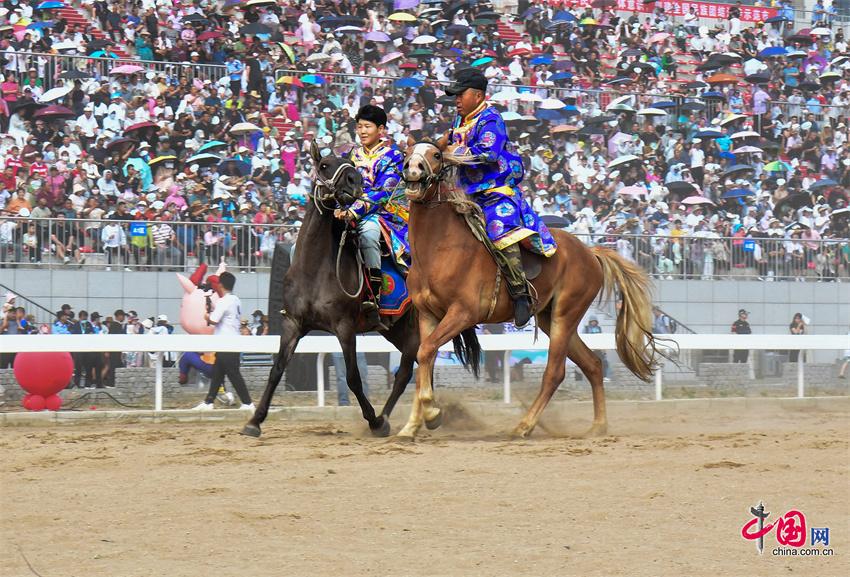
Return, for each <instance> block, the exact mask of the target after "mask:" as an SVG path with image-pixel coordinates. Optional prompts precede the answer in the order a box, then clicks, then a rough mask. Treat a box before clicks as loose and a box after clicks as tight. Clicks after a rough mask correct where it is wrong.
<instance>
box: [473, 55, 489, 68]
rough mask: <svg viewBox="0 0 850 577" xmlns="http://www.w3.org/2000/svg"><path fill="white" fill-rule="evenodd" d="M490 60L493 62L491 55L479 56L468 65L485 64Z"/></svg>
mask: <svg viewBox="0 0 850 577" xmlns="http://www.w3.org/2000/svg"><path fill="white" fill-rule="evenodd" d="M491 62H493V59H492V58H491V57H489V56H482V57H481V58H479V59H477V60H473V61H472V64H470V66H484V65H485V64H490V63H491Z"/></svg>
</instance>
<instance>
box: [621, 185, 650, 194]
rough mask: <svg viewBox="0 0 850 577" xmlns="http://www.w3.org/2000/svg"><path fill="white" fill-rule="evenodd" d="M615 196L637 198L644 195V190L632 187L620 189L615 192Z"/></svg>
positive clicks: (640, 187) (635, 186) (639, 187)
mask: <svg viewBox="0 0 850 577" xmlns="http://www.w3.org/2000/svg"><path fill="white" fill-rule="evenodd" d="M617 194H622V195H624V196H632V197H638V196H643V195H644V194H646V189H645V188H644V187H642V186H637V185H632V186H626V187H623V188H621V189H620V190H619V191H617Z"/></svg>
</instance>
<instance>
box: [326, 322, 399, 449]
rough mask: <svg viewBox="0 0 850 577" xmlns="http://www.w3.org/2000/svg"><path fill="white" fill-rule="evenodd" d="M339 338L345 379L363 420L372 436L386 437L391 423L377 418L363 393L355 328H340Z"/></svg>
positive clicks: (347, 326) (346, 325)
mask: <svg viewBox="0 0 850 577" xmlns="http://www.w3.org/2000/svg"><path fill="white" fill-rule="evenodd" d="M337 338H338V339H339V344H340V346H341V347H342V355H343V357H345V377H346V381H347V382H348V388H349V389H351V392H352V393H354V396H355V397H357V402H358V403H359V404H360V411H361V412H362V413H363V418H364V419H366V421H367V422H368V423H369V430H370V431H372V434H373V435H375V436H376V437H386V436H387V435H389V434H390V424H389V421H387V420H386V419H384V417H383V416H381V417H376V416H375V408H374V407H373V406H372V403H370V402H369V398H368V397H367V396H366V394H365V393H364V392H363V380H362V378H361V376H360V369H358V368H357V333H356V332H355V331H354V327H352V326H350V325H349V324H348V323H346V324H344V325H343V326H338V327H337Z"/></svg>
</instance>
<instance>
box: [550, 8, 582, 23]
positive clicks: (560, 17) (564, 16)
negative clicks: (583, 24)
mask: <svg viewBox="0 0 850 577" xmlns="http://www.w3.org/2000/svg"><path fill="white" fill-rule="evenodd" d="M552 21H553V22H557V21H561V22H578V18H576V17H575V16H574V15H573V14H572V13H570V12H567V11H566V10H561V11H560V12H558V13H557V14H555V16H554V17H552Z"/></svg>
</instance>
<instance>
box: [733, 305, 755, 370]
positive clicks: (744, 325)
mask: <svg viewBox="0 0 850 577" xmlns="http://www.w3.org/2000/svg"><path fill="white" fill-rule="evenodd" d="M749 314H750V313H748V312H747V311H746V310H744V309H741V310H739V311H738V320H736V321H735V322H734V323H732V332H733V333H734V334H736V335H751V334H753V330H752V329H751V328H750V323H749V322H747V318H749ZM749 358H750V351H748V350H746V349H736V350H735V352H734V354H733V357H732V362H734V363H746V362H747V360H748V359H749Z"/></svg>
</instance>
